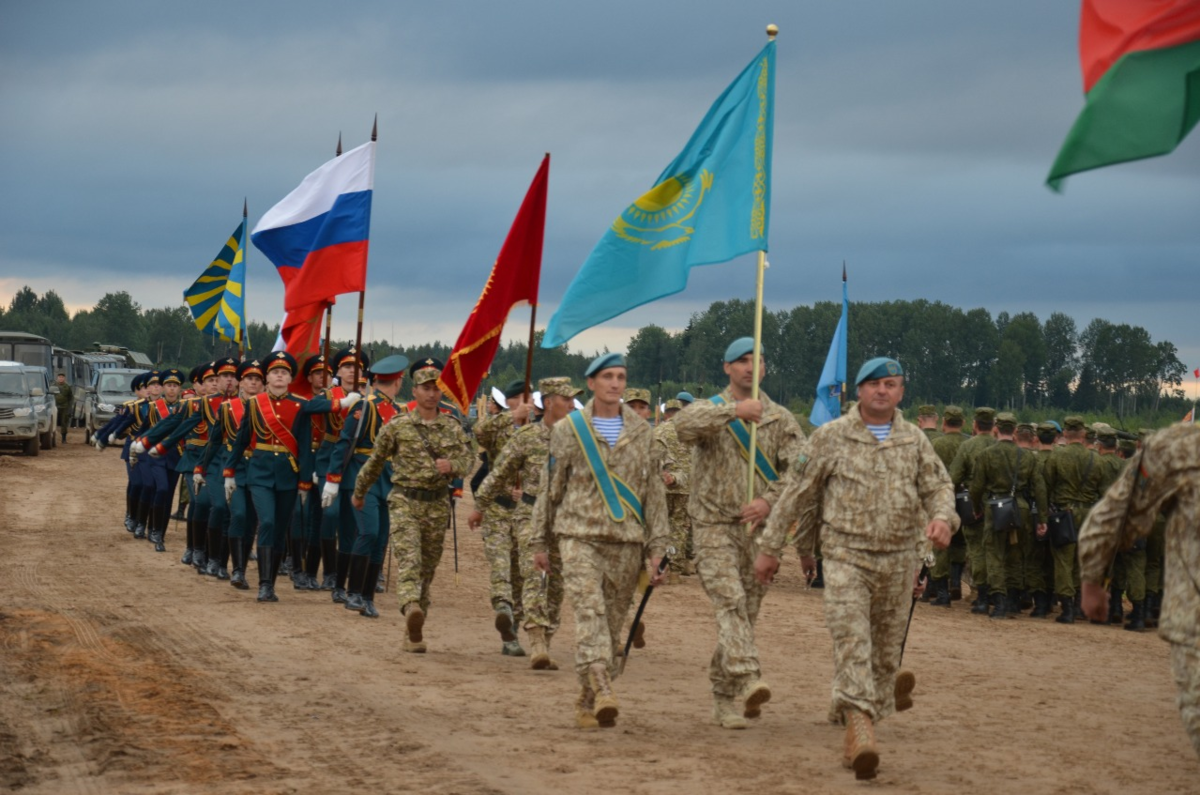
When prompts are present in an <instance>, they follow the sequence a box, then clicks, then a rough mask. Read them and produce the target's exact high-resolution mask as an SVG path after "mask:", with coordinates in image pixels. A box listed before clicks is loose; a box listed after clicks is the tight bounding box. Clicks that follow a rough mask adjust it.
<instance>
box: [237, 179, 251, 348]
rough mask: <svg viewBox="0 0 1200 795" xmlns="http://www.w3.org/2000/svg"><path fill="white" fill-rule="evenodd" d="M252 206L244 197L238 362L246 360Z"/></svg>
mask: <svg viewBox="0 0 1200 795" xmlns="http://www.w3.org/2000/svg"><path fill="white" fill-rule="evenodd" d="M249 217H250V204H249V201H248V200H247V198H246V197H245V196H243V197H242V239H241V240H240V241H239V242H238V245H239V246H241V249H242V317H241V321H242V327H241V328H240V329H238V332H239V333H238V340H237V342H238V361H243V360H244V359H245V358H246V274H247V273H249V272H250V268H249V264H250V263H249V262H248V260H249V259H250V252H249V251H247V250H246V238H247V237H248V236H249V235H250V229H249V226H250V221H249Z"/></svg>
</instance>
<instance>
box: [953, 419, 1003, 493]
mask: <svg viewBox="0 0 1200 795" xmlns="http://www.w3.org/2000/svg"><path fill="white" fill-rule="evenodd" d="M995 443H996V437H995V436H992V435H991V434H990V433H980V434H976V435H975V436H972V437H970V438H969V439H965V440H963V442H962V444H960V445H959V446H958V452H956V453H955V454H954V459H953V460H952V461H951V462H950V466H948V467H947V470H948V471H949V473H950V482H951V483H953V484H954V488H956V489H957V488H959V487H962V488H966V487H968V486H970V485H971V478H972V477H974V476H975V459H976V458H977V457H978V456H979V454H980V453H982V452H983V451H984V450H986V449H987V448H989V447H991V446H992V445H994V444H995Z"/></svg>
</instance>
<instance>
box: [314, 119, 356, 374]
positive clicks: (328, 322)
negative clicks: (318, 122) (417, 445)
mask: <svg viewBox="0 0 1200 795" xmlns="http://www.w3.org/2000/svg"><path fill="white" fill-rule="evenodd" d="M333 156H334V157H341V156H342V131H341V130H338V142H337V151H336V152H334V155H333ZM332 336H333V304H330V305H329V306H327V307H325V348H324V350H323V351H322V352H321V353H322V355H324V357H325V366H326V367H329V366H330V364H329V339H330V337H332ZM334 375H336V373H334V372H333V371H332V370H330V373H329V378H328V383H329V385H330V386H331V387H332V386H333V376H334ZM355 386H357V384H355ZM349 391H350V392H353V391H354V389H353V388H351V389H350V390H349Z"/></svg>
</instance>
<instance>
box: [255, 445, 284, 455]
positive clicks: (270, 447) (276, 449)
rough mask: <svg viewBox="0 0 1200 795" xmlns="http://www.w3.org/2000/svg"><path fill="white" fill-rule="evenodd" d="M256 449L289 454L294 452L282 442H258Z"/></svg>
mask: <svg viewBox="0 0 1200 795" xmlns="http://www.w3.org/2000/svg"><path fill="white" fill-rule="evenodd" d="M254 449H255V450H261V451H263V452H266V453H287V454H288V455H291V452H292V451H291V450H288V449H287V448H286V447H284V446H283V445H281V444H256V445H254Z"/></svg>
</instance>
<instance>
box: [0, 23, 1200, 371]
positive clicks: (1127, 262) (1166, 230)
mask: <svg viewBox="0 0 1200 795" xmlns="http://www.w3.org/2000/svg"><path fill="white" fill-rule="evenodd" d="M1078 15H1079V5H1078V3H1077V2H1074V0H1055V2H1046V0H1007V2H1004V3H983V2H962V0H906V2H902V3H900V2H895V1H894V0H874V1H872V2H867V1H865V0H862V1H856V0H845V1H844V2H837V3H799V2H795V0H782V1H780V2H749V1H748V0H742V1H741V2H729V0H686V1H685V0H669V1H668V0H638V2H624V1H623V2H596V3H587V4H583V3H570V2H551V1H550V0H546V1H545V2H533V1H532V0H506V2H503V3H499V2H494V1H491V2H450V1H449V0H443V1H442V2H436V3H430V2H420V3H415V2H413V3H410V2H350V3H338V4H331V3H317V2H309V1H308V0H289V2H286V3H283V2H280V3H265V2H260V3H245V2H238V3H232V2H214V1H213V0H209V2H205V3H199V4H188V5H183V4H174V3H162V2H106V3H95V2H27V3H18V2H4V3H2V4H0V107H3V109H4V111H3V113H2V114H0V136H2V138H3V142H4V146H3V149H2V150H0V174H2V176H3V188H0V302H3V303H4V304H7V303H8V301H9V300H11V297H12V294H13V293H14V292H15V291H16V290H17V289H19V288H20V287H21V286H22V285H25V284H28V285H30V286H32V287H33V289H34V290H36V291H37V292H39V293H42V292H44V291H46V290H48V289H54V290H56V291H57V292H58V293H59V294H60V295H61V296H62V297H63V299H64V300H65V301H66V302H67V304H68V306H69V307H71V308H72V309H78V308H83V307H88V306H90V305H92V304H93V303H94V302H95V301H96V300H97V299H99V298H100V297H101V296H102V295H103V294H104V293H106V292H109V291H114V290H119V289H124V290H128V291H129V292H130V293H131V294H132V295H133V297H134V299H135V300H137V301H138V302H139V303H141V304H142V305H143V306H145V307H159V306H171V305H178V304H180V303H181V292H182V290H183V289H184V288H185V287H187V286H188V285H189V284H190V283H191V282H192V281H193V280H194V279H195V278H196V276H198V275H199V273H200V271H201V270H203V268H204V267H205V266H206V265H207V264H208V263H209V262H210V261H211V260H212V259H213V257H214V256H215V255H216V254H217V252H218V251H219V250H220V248H221V246H222V245H223V243H224V241H225V239H226V237H227V236H228V235H229V234H230V232H232V231H233V229H234V228H235V227H236V225H237V224H238V222H239V220H240V214H241V209H242V199H243V197H247V198H248V201H249V207H250V221H251V225H253V224H254V223H255V222H256V221H257V220H258V218H260V217H261V216H262V214H263V213H265V212H266V210H267V209H268V208H269V207H270V206H271V205H272V204H274V203H275V202H276V201H278V200H279V199H281V198H282V197H283V196H284V195H285V194H286V193H287V192H288V191H290V190H291V189H292V188H294V187H295V186H296V185H297V184H298V183H299V181H300V180H301V179H302V178H303V177H304V175H305V174H307V173H308V172H310V171H312V170H313V169H315V168H316V167H317V166H319V165H320V164H321V163H322V162H324V161H325V160H327V159H329V158H330V157H332V156H333V154H334V147H335V144H336V142H337V136H338V133H339V131H340V132H341V133H342V135H343V137H344V141H345V145H346V148H351V147H353V146H356V145H358V144H360V143H362V142H363V141H365V140H367V138H368V136H369V133H370V128H371V120H372V118H373V116H374V114H375V113H376V112H378V114H379V149H378V160H377V167H376V175H375V195H374V208H373V216H372V227H371V257H370V266H369V279H368V282H369V289H368V293H367V313H366V314H367V325H368V336H370V332H371V331H373V332H374V338H377V339H383V338H388V337H391V336H392V335H393V334H394V335H395V338H396V341H397V342H405V343H413V342H424V341H431V340H434V339H440V340H442V341H444V342H448V343H449V342H453V340H454V339H455V337H457V335H458V332H459V330H460V328H461V325H462V322H463V320H464V319H465V317H466V314H467V313H468V312H469V311H470V308H471V306H472V305H473V304H474V302H475V300H476V298H477V297H478V294H479V290H480V289H481V287H482V285H483V282H484V280H485V278H486V275H487V272H488V270H489V268H490V267H491V264H492V262H493V260H494V258H495V256H496V254H497V252H498V251H499V248H500V244H501V243H502V242H503V239H504V235H505V233H506V232H507V231H508V227H509V225H510V224H511V222H512V219H513V216H514V215H515V213H516V210H517V207H518V205H519V203H520V200H521V198H522V196H523V195H524V192H525V190H526V189H527V187H528V185H529V181H530V180H531V179H532V177H533V174H534V171H535V170H536V168H537V166H538V163H539V161H540V159H541V157H542V154H543V153H544V152H550V153H551V169H550V198H549V208H548V217H547V226H546V248H545V258H544V265H543V276H542V288H541V295H542V306H541V308H540V309H539V313H538V319H539V326H541V327H544V326H545V323H546V322H547V321H548V320H549V317H550V314H551V313H552V312H553V310H554V308H555V307H556V306H557V303H558V301H559V299H560V298H561V296H562V294H563V292H564V291H565V289H566V286H567V284H568V283H569V281H570V279H571V277H572V276H573V275H574V274H575V272H576V271H577V270H578V268H579V266H580V265H581V264H582V263H583V261H584V259H585V258H586V257H587V255H588V253H589V252H590V250H591V248H592V246H593V245H594V244H595V243H596V241H597V240H598V239H599V238H600V236H601V235H602V233H603V232H604V231H605V229H606V228H607V227H608V225H609V224H610V223H611V221H612V219H613V218H615V217H616V215H617V214H618V213H619V212H620V211H621V210H622V209H623V208H624V207H625V206H626V205H627V204H629V203H630V202H631V201H632V200H633V199H634V198H636V197H637V196H638V195H639V194H640V193H642V192H643V191H644V190H645V189H647V188H648V187H649V186H650V185H651V184H652V183H653V181H654V179H655V177H657V175H658V173H659V172H660V171H661V170H662V168H663V167H665V166H666V164H667V163H668V162H670V161H671V160H672V159H673V158H674V157H675V155H676V154H678V152H679V150H680V149H681V148H682V147H683V145H684V143H685V142H686V141H687V139H688V136H689V135H690V134H691V132H692V130H693V128H694V127H695V125H696V124H697V123H698V122H699V120H700V118H701V117H702V116H703V115H704V113H705V111H706V110H707V109H708V106H709V105H710V104H711V103H712V101H713V100H714V99H715V98H716V97H717V95H718V94H719V93H720V92H721V90H722V89H724V88H725V86H726V85H727V84H728V83H729V82H730V81H731V80H732V79H733V77H734V76H735V75H736V74H737V73H738V72H739V71H740V70H741V69H742V68H743V67H744V66H745V65H746V63H747V62H749V60H750V59H751V58H752V57H753V56H754V54H755V53H756V52H757V51H758V50H759V49H760V48H761V47H762V45H763V43H764V42H765V40H766V39H765V35H764V32H763V31H764V27H765V25H766V23H768V22H774V23H776V24H778V25H779V27H780V36H779V45H778V70H779V71H778V76H777V81H776V110H775V150H774V174H773V184H772V191H773V193H772V205H771V237H770V255H769V259H770V262H771V269H770V271H769V272H768V275H767V281H766V295H767V304H768V306H769V307H770V308H772V309H783V308H789V307H792V306H795V305H797V304H808V303H812V302H814V301H830V300H838V299H839V297H840V284H839V280H840V274H841V263H842V261H843V260H845V261H846V262H847V263H848V267H849V273H850V296H851V299H852V300H856V301H881V300H888V299H916V298H926V299H929V300H938V301H943V302H946V303H949V304H952V305H956V306H960V307H963V308H968V309H969V308H972V307H976V306H983V307H986V308H987V309H988V310H990V311H991V312H992V313H993V314H996V313H998V312H1000V311H1003V310H1007V311H1009V312H1014V313H1015V312H1019V311H1025V310H1031V311H1033V312H1035V313H1036V314H1037V315H1038V316H1039V317H1041V318H1042V319H1043V320H1045V318H1046V317H1047V316H1048V315H1049V314H1050V313H1051V312H1053V311H1057V310H1061V311H1064V312H1066V313H1068V314H1070V315H1072V316H1073V317H1074V318H1075V319H1076V320H1077V321H1078V324H1079V327H1080V328H1081V329H1082V328H1083V326H1085V325H1086V324H1087V323H1088V322H1089V321H1090V320H1091V319H1092V318H1094V317H1104V318H1107V319H1109V320H1111V321H1114V322H1128V323H1133V324H1137V325H1141V326H1144V327H1146V328H1147V329H1148V330H1149V331H1150V333H1151V335H1152V336H1153V338H1154V339H1155V340H1156V341H1158V340H1163V339H1167V340H1171V341H1172V342H1174V343H1175V344H1176V345H1177V346H1178V347H1179V349H1180V353H1181V358H1182V359H1183V361H1184V364H1185V365H1187V366H1188V369H1189V370H1191V369H1193V368H1195V367H1200V339H1198V338H1197V333H1196V327H1197V324H1196V322H1195V317H1196V308H1197V299H1196V286H1195V285H1196V281H1197V274H1198V272H1200V267H1198V266H1200V223H1198V218H1197V214H1198V210H1200V180H1198V179H1197V176H1198V172H1200V142H1198V141H1197V139H1198V138H1200V135H1196V134H1193V135H1192V137H1191V139H1189V140H1187V141H1185V142H1184V144H1183V145H1182V146H1181V147H1180V148H1179V150H1177V151H1176V152H1175V153H1174V154H1172V155H1170V156H1168V157H1166V158H1159V159H1156V160H1149V161H1143V162H1141V163H1134V164H1127V165H1122V166H1117V167H1113V168H1108V169H1104V170H1100V171H1095V172H1091V173H1088V174H1084V175H1080V176H1077V177H1074V178H1072V179H1070V180H1068V182H1067V186H1066V192H1065V194H1064V195H1056V194H1054V193H1052V192H1050V191H1049V190H1048V189H1047V188H1046V187H1045V186H1044V179H1045V175H1046V172H1047V171H1048V170H1049V167H1050V164H1051V162H1052V161H1053V159H1054V155H1055V153H1056V152H1057V150H1058V147H1059V145H1060V144H1061V143H1062V140H1063V138H1064V136H1065V135H1066V132H1067V130H1068V129H1069V127H1070V125H1071V122H1072V121H1073V120H1074V118H1075V116H1076V114H1077V113H1078V111H1079V109H1080V107H1081V105H1082V87H1081V78H1080V74H1079V62H1078V56H1077V35H1078ZM249 268H250V271H249V277H248V285H247V307H248V313H249V315H250V316H251V317H252V318H254V319H257V320H262V321H264V322H267V323H275V322H278V320H279V319H280V317H281V316H282V289H281V285H280V282H279V279H278V276H277V275H276V273H275V271H274V268H273V267H272V266H271V265H270V263H269V262H268V261H267V260H266V259H265V257H263V256H262V255H261V254H260V253H259V252H258V251H257V250H256V249H252V250H251V252H250V266H249ZM753 292H754V265H753V258H752V257H746V258H742V259H740V260H736V261H734V262H731V263H727V264H722V265H715V266H708V267H704V268H698V269H696V270H695V271H693V274H692V278H691V283H690V284H689V286H688V289H687V290H686V291H685V292H683V293H681V294H679V295H676V296H673V297H671V298H668V299H665V300H662V301H659V302H657V303H655V304H651V305H648V306H646V307H642V308H640V309H638V310H635V311H634V312H631V313H629V314H626V315H624V316H622V317H619V318H617V319H615V320H613V321H610V322H609V323H607V324H605V325H604V326H602V327H600V328H597V329H594V330H592V331H589V332H585V333H584V334H583V335H581V336H580V337H577V338H576V339H575V340H573V341H572V343H571V344H572V347H573V348H576V349H582V350H585V351H590V350H594V349H596V348H598V347H600V346H603V345H607V346H609V347H610V348H613V349H623V348H624V347H625V345H626V343H627V341H628V338H629V335H630V333H631V332H632V331H633V330H636V329H637V328H638V327H640V326H642V325H644V324H646V323H649V322H655V323H659V324H660V325H664V326H666V327H667V328H670V329H678V328H681V327H682V326H683V325H684V324H686V322H687V319H688V317H689V315H690V314H691V313H692V312H695V311H699V310H702V309H704V308H705V307H707V306H708V304H709V303H710V302H712V301H714V300H718V299H728V298H752V297H753ZM353 304H354V299H353V297H350V296H347V297H346V298H344V299H342V301H341V303H339V305H338V307H337V308H336V309H335V312H334V318H335V336H341V337H349V336H352V335H353V317H354V314H355V313H354V307H353ZM527 324H528V310H524V309H519V310H517V311H515V312H514V313H513V316H512V321H511V322H510V324H509V336H510V337H512V338H522V337H524V335H525V334H526V333H527V332H526V328H527Z"/></svg>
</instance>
